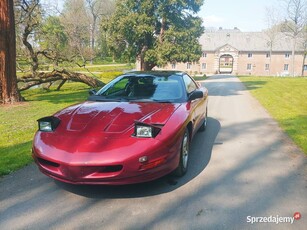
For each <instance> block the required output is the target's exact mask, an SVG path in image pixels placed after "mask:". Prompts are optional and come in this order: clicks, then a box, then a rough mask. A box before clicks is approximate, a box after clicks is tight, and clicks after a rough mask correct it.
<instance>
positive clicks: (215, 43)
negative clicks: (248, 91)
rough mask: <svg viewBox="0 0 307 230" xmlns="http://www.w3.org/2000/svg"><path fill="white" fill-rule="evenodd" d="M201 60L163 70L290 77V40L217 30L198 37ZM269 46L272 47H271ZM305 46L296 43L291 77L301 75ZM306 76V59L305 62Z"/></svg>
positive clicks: (238, 31) (291, 62) (261, 34)
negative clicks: (200, 46) (201, 51)
mask: <svg viewBox="0 0 307 230" xmlns="http://www.w3.org/2000/svg"><path fill="white" fill-rule="evenodd" d="M200 43H201V45H202V50H203V53H202V57H201V58H200V60H199V61H198V62H192V63H175V62H174V63H169V64H168V65H166V66H164V67H163V68H158V67H157V68H156V69H168V70H182V71H186V72H188V73H190V74H192V75H194V74H207V75H208V74H217V73H224V74H225V73H229V74H235V75H256V76H289V75H292V74H293V57H292V44H293V43H292V39H291V38H290V37H287V36H286V35H285V34H283V33H277V34H275V38H274V40H272V39H271V40H270V39H269V36H268V35H267V34H266V33H265V32H241V31H240V30H239V29H237V28H235V29H233V30H224V29H221V28H220V29H219V30H217V31H214V32H205V33H204V34H203V36H202V37H201V38H200ZM271 44H272V45H271ZM305 49H306V44H304V43H303V42H302V39H301V40H298V42H297V44H296V52H295V56H294V75H295V76H301V73H302V68H303V61H304V50H305ZM304 70H305V71H304V76H307V60H305V63H304Z"/></svg>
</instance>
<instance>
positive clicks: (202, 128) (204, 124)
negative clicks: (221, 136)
mask: <svg viewBox="0 0 307 230" xmlns="http://www.w3.org/2000/svg"><path fill="white" fill-rule="evenodd" d="M207 122H208V108H206V115H205V120H204V122H203V123H202V124H201V126H200V127H199V129H198V131H199V132H204V131H205V130H206V128H207Z"/></svg>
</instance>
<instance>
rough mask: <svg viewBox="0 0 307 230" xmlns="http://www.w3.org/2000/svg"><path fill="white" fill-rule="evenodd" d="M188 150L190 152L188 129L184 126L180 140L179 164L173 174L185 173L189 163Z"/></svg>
mask: <svg viewBox="0 0 307 230" xmlns="http://www.w3.org/2000/svg"><path fill="white" fill-rule="evenodd" d="M189 152H190V133H189V130H188V129H187V128H186V130H185V132H184V134H183V137H182V141H181V147H180V159H179V165H178V167H177V168H176V170H175V171H174V174H175V175H176V176H179V177H181V176H183V175H184V174H186V172H187V170H188V163H189Z"/></svg>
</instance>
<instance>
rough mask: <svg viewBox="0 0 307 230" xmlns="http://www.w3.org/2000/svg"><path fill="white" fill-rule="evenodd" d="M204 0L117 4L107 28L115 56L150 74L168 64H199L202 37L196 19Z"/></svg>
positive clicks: (126, 0)
mask: <svg viewBox="0 0 307 230" xmlns="http://www.w3.org/2000/svg"><path fill="white" fill-rule="evenodd" d="M202 4H203V0H189V1H181V0H157V1H152V0H139V1H133V0H118V1H117V3H116V10H115V13H114V15H113V16H112V18H111V20H110V23H109V25H108V29H109V33H110V37H111V39H110V43H111V48H112V50H113V52H114V53H117V54H118V53H123V52H125V53H127V54H128V55H129V56H130V57H132V56H134V57H136V58H137V60H138V62H139V63H140V69H141V70H150V69H152V68H153V67H154V66H156V65H164V64H166V63H167V62H176V61H182V62H192V61H198V60H199V58H200V56H201V52H202V51H201V46H200V44H199V43H198V38H199V37H200V36H201V35H202V33H203V31H204V29H203V27H202V20H201V18H199V17H197V16H196V13H197V12H198V11H199V10H200V7H201V5H202Z"/></svg>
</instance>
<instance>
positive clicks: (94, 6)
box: [86, 0, 115, 63]
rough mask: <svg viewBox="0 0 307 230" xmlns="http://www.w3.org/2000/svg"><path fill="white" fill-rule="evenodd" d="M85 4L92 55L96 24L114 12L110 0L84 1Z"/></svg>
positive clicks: (112, 3) (113, 6) (112, 2)
mask: <svg viewBox="0 0 307 230" xmlns="http://www.w3.org/2000/svg"><path fill="white" fill-rule="evenodd" d="M86 3H87V7H88V11H89V14H90V40H91V41H90V42H91V49H92V54H94V53H95V41H96V32H97V29H98V26H97V24H98V22H99V20H100V19H101V18H102V17H106V16H109V15H111V14H112V13H113V12H114V9H115V5H114V1H112V0H86ZM91 63H93V56H92V57H91Z"/></svg>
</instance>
